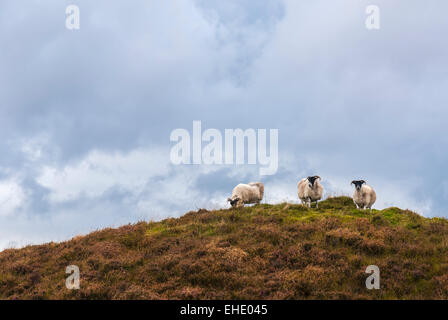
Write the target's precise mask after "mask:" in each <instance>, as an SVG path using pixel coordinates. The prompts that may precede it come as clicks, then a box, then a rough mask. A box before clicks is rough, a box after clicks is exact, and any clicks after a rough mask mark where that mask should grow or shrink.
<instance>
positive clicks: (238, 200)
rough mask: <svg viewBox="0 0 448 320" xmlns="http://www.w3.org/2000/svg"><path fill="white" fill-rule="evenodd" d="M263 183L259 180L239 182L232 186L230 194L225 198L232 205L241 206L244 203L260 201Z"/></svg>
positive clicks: (262, 193)
mask: <svg viewBox="0 0 448 320" xmlns="http://www.w3.org/2000/svg"><path fill="white" fill-rule="evenodd" d="M263 195H264V185H263V183H261V182H250V183H248V184H243V183H240V184H239V185H237V186H236V187H235V188H233V191H232V196H231V197H230V198H228V199H227V201H229V202H230V205H231V206H232V208H233V207H236V208H238V207H243V206H244V205H245V204H251V203H257V204H258V203H260V202H261V200H263Z"/></svg>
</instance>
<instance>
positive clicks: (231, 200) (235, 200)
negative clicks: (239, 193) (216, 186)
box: [227, 198, 240, 207]
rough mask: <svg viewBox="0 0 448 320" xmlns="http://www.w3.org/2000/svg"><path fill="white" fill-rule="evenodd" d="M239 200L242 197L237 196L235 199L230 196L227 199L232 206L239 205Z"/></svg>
mask: <svg viewBox="0 0 448 320" xmlns="http://www.w3.org/2000/svg"><path fill="white" fill-rule="evenodd" d="M239 200H240V198H235V199H230V198H228V199H227V201H229V202H230V205H231V206H232V207H235V206H236V205H237V203H238V201H239Z"/></svg>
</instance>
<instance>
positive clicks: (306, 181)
mask: <svg viewBox="0 0 448 320" xmlns="http://www.w3.org/2000/svg"><path fill="white" fill-rule="evenodd" d="M319 180H320V177H319V176H313V177H308V178H303V179H302V180H300V181H299V183H298V184H297V194H298V196H299V199H300V200H301V201H302V204H306V205H307V206H308V207H311V202H316V208H317V207H318V204H317V201H319V200H320V199H322V194H323V192H324V187H322V185H321V184H320V182H319Z"/></svg>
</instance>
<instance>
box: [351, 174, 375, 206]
mask: <svg viewBox="0 0 448 320" xmlns="http://www.w3.org/2000/svg"><path fill="white" fill-rule="evenodd" d="M352 183H353V184H354V185H355V192H354V193H353V202H354V203H355V204H356V206H357V208H359V209H372V205H373V204H374V203H375V201H376V193H375V190H373V188H372V187H371V186H369V185H367V184H365V183H366V182H365V181H364V180H359V181H352Z"/></svg>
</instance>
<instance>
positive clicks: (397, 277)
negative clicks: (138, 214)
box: [0, 197, 448, 299]
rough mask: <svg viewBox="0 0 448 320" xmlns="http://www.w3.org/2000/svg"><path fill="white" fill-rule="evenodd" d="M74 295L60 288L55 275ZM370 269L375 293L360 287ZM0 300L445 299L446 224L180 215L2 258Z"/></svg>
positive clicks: (349, 211)
mask: <svg viewBox="0 0 448 320" xmlns="http://www.w3.org/2000/svg"><path fill="white" fill-rule="evenodd" d="M68 265H77V266H79V268H80V270H81V288H80V289H79V290H68V289H67V288H66V287H65V279H66V277H67V276H68V275H66V274H65V268H66V267H67V266H68ZM368 265H377V266H378V267H379V268H380V272H381V288H380V289H379V290H367V289H366V287H365V280H366V278H367V277H368V274H366V273H365V269H366V267H367V266H368ZM0 298H1V299H448V221H447V220H446V219H440V218H432V219H429V218H424V217H422V216H420V215H418V214H416V213H414V212H411V211H408V210H401V209H399V208H388V209H384V210H381V211H379V210H373V211H372V212H368V211H360V210H357V209H356V208H355V206H354V204H353V202H352V201H351V199H350V198H347V197H336V198H330V199H327V200H325V201H323V202H321V204H320V206H319V209H315V208H312V209H308V208H305V207H303V206H301V205H296V204H286V203H283V204H279V205H269V204H261V205H255V206H252V207H247V208H241V209H229V210H217V211H207V210H199V211H196V212H189V213H187V214H185V215H184V216H183V217H181V218H178V219H166V220H163V221H161V222H149V223H147V222H140V223H137V224H135V225H128V226H123V227H121V228H118V229H105V230H101V231H97V232H93V233H91V234H89V235H87V236H83V237H76V238H74V239H72V240H70V241H66V242H63V243H49V244H44V245H39V246H29V247H26V248H22V249H9V250H5V251H3V252H1V253H0Z"/></svg>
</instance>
